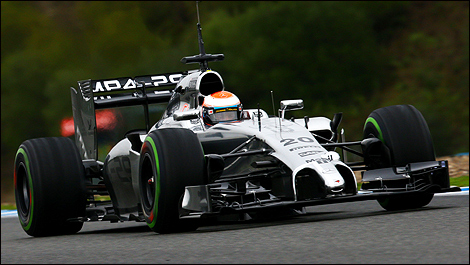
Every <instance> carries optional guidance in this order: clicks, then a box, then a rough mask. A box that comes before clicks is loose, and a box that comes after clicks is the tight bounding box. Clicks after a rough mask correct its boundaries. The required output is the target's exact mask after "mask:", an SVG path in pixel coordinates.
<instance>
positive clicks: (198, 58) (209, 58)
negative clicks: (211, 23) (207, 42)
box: [181, 1, 225, 72]
mask: <svg viewBox="0 0 470 265" xmlns="http://www.w3.org/2000/svg"><path fill="white" fill-rule="evenodd" d="M196 12H197V24H196V26H197V40H198V44H199V55H193V56H186V57H183V59H181V62H182V63H185V64H190V63H199V67H200V69H201V72H205V71H207V70H209V64H208V63H209V62H214V61H222V60H223V59H224V57H225V56H224V55H223V54H206V50H205V49H204V41H203V40H202V28H201V23H200V20H199V1H196Z"/></svg>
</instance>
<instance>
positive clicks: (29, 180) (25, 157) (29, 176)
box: [16, 148, 34, 231]
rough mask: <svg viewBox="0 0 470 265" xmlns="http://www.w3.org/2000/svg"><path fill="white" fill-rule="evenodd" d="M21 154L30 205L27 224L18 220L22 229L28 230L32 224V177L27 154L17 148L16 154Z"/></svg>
mask: <svg viewBox="0 0 470 265" xmlns="http://www.w3.org/2000/svg"><path fill="white" fill-rule="evenodd" d="M20 153H21V154H23V157H24V161H25V163H26V170H27V171H28V172H27V174H28V184H29V191H30V193H31V194H30V196H29V197H30V198H29V200H30V204H31V205H30V206H29V222H28V225H26V226H25V224H24V223H23V221H22V220H21V218H19V219H20V222H21V225H22V226H25V227H24V229H25V230H26V231H28V230H29V229H30V228H31V224H32V220H33V210H34V200H33V195H34V194H33V179H32V178H31V171H30V169H29V159H28V156H27V155H26V151H25V150H24V149H23V148H19V149H18V152H16V156H18V154H20Z"/></svg>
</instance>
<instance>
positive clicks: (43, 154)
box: [14, 137, 86, 236]
mask: <svg viewBox="0 0 470 265" xmlns="http://www.w3.org/2000/svg"><path fill="white" fill-rule="evenodd" d="M14 174H15V175H14V184H15V199H16V207H17V211H18V218H19V220H20V223H21V226H22V227H23V229H24V231H25V232H26V233H27V234H28V235H30V236H50V235H61V234H72V233H76V232H78V231H80V229H82V226H83V223H82V222H69V221H67V219H70V218H76V217H83V216H85V207H86V191H85V172H84V168H83V164H82V160H81V158H80V154H79V152H78V149H77V147H76V146H75V144H74V143H73V141H72V140H70V139H69V138H61V137H51V138H38V139H31V140H27V141H24V142H23V143H22V144H21V145H20V147H19V148H18V152H17V153H16V158H15V171H14Z"/></svg>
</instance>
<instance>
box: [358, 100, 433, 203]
mask: <svg viewBox="0 0 470 265" xmlns="http://www.w3.org/2000/svg"><path fill="white" fill-rule="evenodd" d="M363 136H364V138H369V137H376V138H378V139H380V140H381V141H382V142H383V143H384V144H385V145H386V146H387V147H388V149H389V151H390V155H389V157H386V158H385V160H386V161H381V164H382V165H383V166H384V167H391V166H405V165H406V164H408V163H414V162H423V161H435V160H436V157H435V154H434V146H433V143H432V138H431V133H430V131H429V128H428V125H427V123H426V120H425V119H424V117H423V115H422V114H421V112H419V110H417V109H416V108H415V107H414V106H412V105H394V106H388V107H384V108H380V109H376V110H374V111H373V112H372V113H371V114H370V115H369V117H368V118H367V120H366V123H365V125H364V132H363ZM433 196H434V194H412V195H411V194H410V195H406V196H403V197H396V196H393V197H388V198H385V199H379V200H378V202H379V204H380V205H381V206H382V207H383V208H384V209H386V210H402V209H412V208H419V207H423V206H425V205H427V204H429V203H430V202H431V200H432V198H433Z"/></svg>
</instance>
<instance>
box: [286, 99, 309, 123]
mask: <svg viewBox="0 0 470 265" xmlns="http://www.w3.org/2000/svg"><path fill="white" fill-rule="evenodd" d="M303 108H304V101H303V100H302V99H292V100H282V101H281V109H280V111H281V118H283V119H284V113H285V112H286V111H289V110H299V109H303Z"/></svg>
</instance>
